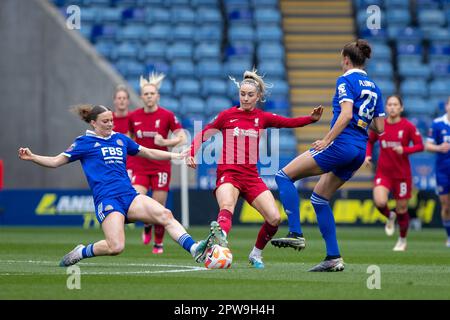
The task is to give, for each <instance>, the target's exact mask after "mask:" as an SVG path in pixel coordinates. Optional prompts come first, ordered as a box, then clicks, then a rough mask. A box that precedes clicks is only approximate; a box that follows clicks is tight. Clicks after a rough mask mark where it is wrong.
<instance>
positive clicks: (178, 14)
mask: <svg viewBox="0 0 450 320" xmlns="http://www.w3.org/2000/svg"><path fill="white" fill-rule="evenodd" d="M171 21H172V23H174V24H179V23H191V24H193V23H195V11H194V10H192V9H191V8H189V7H187V6H186V7H180V6H174V7H172V9H171Z"/></svg>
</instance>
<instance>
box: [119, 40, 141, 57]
mask: <svg viewBox="0 0 450 320" xmlns="http://www.w3.org/2000/svg"><path fill="white" fill-rule="evenodd" d="M139 51H140V45H138V44H136V43H134V42H122V43H121V44H119V45H118V46H117V47H116V54H117V58H118V59H122V58H127V59H137V57H138V52H139Z"/></svg>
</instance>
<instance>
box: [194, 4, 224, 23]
mask: <svg viewBox="0 0 450 320" xmlns="http://www.w3.org/2000/svg"><path fill="white" fill-rule="evenodd" d="M196 17H197V18H196V22H197V23H198V24H200V25H202V24H205V23H216V24H221V23H222V15H221V13H220V11H219V10H218V9H216V8H214V7H213V8H209V7H200V8H198V9H197V13H196Z"/></svg>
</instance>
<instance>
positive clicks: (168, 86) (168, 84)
mask: <svg viewBox="0 0 450 320" xmlns="http://www.w3.org/2000/svg"><path fill="white" fill-rule="evenodd" d="M172 92H173V83H172V81H170V79H167V78H166V79H164V81H163V82H162V84H161V88H159V93H160V94H161V95H162V96H165V95H170V94H172Z"/></svg>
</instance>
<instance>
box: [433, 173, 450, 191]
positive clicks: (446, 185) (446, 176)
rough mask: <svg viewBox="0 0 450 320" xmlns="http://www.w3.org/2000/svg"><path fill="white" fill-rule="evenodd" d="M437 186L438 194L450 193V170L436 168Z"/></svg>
mask: <svg viewBox="0 0 450 320" xmlns="http://www.w3.org/2000/svg"><path fill="white" fill-rule="evenodd" d="M436 188H437V193H438V195H440V196H441V195H444V194H448V193H450V172H449V170H439V169H436Z"/></svg>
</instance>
